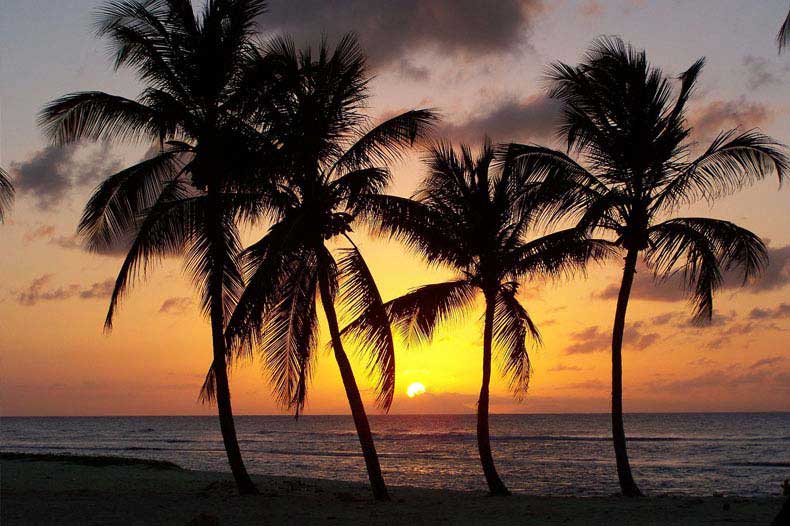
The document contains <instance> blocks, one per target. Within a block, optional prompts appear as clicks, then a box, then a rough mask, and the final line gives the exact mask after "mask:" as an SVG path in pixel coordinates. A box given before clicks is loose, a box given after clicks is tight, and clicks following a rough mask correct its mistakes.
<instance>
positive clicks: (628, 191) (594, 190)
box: [519, 38, 788, 496]
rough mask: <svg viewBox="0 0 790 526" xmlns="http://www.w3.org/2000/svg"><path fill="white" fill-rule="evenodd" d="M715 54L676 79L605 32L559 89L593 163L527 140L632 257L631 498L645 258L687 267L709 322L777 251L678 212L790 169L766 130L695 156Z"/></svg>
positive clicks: (667, 267)
mask: <svg viewBox="0 0 790 526" xmlns="http://www.w3.org/2000/svg"><path fill="white" fill-rule="evenodd" d="M703 63H704V61H703V60H702V59H700V60H699V61H697V62H696V63H695V64H694V65H692V66H691V67H690V68H689V69H688V70H686V71H685V72H684V73H683V74H682V75H681V76H680V78H679V79H678V80H679V90H678V93H677V97H676V98H675V99H674V100H672V99H673V97H672V88H671V84H670V80H669V79H667V77H665V76H664V75H663V74H662V72H661V71H660V70H658V69H656V68H654V67H652V66H651V65H650V64H649V63H648V61H647V57H646V54H645V52H644V51H637V50H635V49H634V48H633V47H632V46H631V45H627V44H625V43H624V42H623V41H622V40H620V39H618V38H601V39H599V40H597V41H596V42H595V43H594V44H593V46H592V47H591V49H590V51H589V52H588V53H587V56H586V60H585V62H584V63H583V64H581V65H579V66H575V67H574V66H570V65H567V64H563V63H557V64H555V65H553V66H552V69H551V72H550V74H549V79H550V80H551V82H552V89H551V93H550V94H551V96H552V97H554V98H556V99H559V100H560V101H561V102H562V103H563V104H564V117H563V119H564V122H563V124H562V127H561V133H562V134H563V135H565V136H566V138H567V143H568V150H569V152H570V151H571V150H575V151H576V152H577V153H579V154H581V155H583V157H584V161H585V162H586V165H587V166H588V167H589V170H588V169H587V168H585V167H583V166H582V165H581V164H579V163H577V162H576V161H574V160H573V159H572V158H571V157H570V156H569V155H566V154H565V153H563V152H559V151H554V150H551V149H548V148H542V147H538V146H524V147H522V148H521V151H520V154H519V155H520V156H521V159H522V160H523V161H524V162H527V161H528V162H529V163H530V164H532V165H533V166H535V167H536V170H537V169H538V168H540V170H538V171H539V172H543V173H552V174H554V176H555V177H560V175H559V174H565V177H566V178H567V179H568V180H569V181H574V182H575V183H576V184H578V185H579V192H578V195H577V202H576V205H575V207H574V208H575V210H577V211H582V212H583V214H582V217H581V220H580V223H579V228H583V229H585V230H588V231H603V232H608V233H610V234H611V235H612V236H614V240H615V241H614V243H615V244H616V246H618V247H619V248H620V249H621V250H622V251H624V252H625V266H624V269H623V277H622V283H621V286H620V292H619V295H618V298H617V308H616V311H615V318H614V328H613V331H612V434H613V438H614V449H615V456H616V459H617V473H618V477H619V480H620V487H621V489H622V492H623V494H624V495H627V496H639V495H641V492H640V490H639V488H638V487H637V485H636V483H635V482H634V479H633V476H632V474H631V468H630V465H629V461H628V454H627V451H626V441H625V431H624V428H623V407H622V356H621V351H622V345H623V331H624V329H625V318H626V309H627V306H628V299H629V296H630V293H631V285H632V283H633V280H634V275H635V273H636V266H637V260H638V258H639V255H640V254H642V256H643V258H644V261H645V263H646V264H647V266H648V268H649V269H651V270H652V271H653V273H654V274H655V276H656V277H657V278H659V279H661V278H666V277H668V276H670V275H672V274H674V273H677V272H680V273H682V275H683V277H684V278H685V283H686V286H687V288H688V290H689V292H690V295H691V300H692V301H693V304H694V317H695V319H696V320H697V321H698V322H705V321H708V320H710V319H711V316H712V313H713V294H714V292H715V291H716V289H718V288H719V286H720V285H721V283H722V279H723V276H722V274H723V272H724V271H727V270H735V269H740V271H741V272H742V276H743V280H744V283H745V282H746V281H747V280H749V279H751V278H752V277H753V276H755V275H756V274H758V273H759V271H760V270H761V269H762V268H763V266H764V265H765V264H766V263H767V255H766V251H765V246H764V245H763V243H762V241H761V240H760V239H759V238H758V237H757V236H756V235H755V234H753V233H751V232H749V231H748V230H745V229H743V228H741V227H739V226H737V225H735V224H733V223H731V222H729V221H722V220H717V219H708V218H700V217H671V216H672V214H673V212H674V211H675V210H676V209H677V207H678V206H680V205H683V204H688V203H692V202H694V201H697V200H699V199H708V200H709V201H710V200H713V199H715V198H716V197H719V196H722V195H726V194H729V193H732V192H734V191H735V190H737V189H739V188H741V187H742V186H744V185H747V184H749V183H752V182H754V181H757V180H759V179H762V178H764V177H765V176H766V175H767V174H770V173H776V174H777V175H778V177H779V179H780V181H781V180H782V179H783V178H784V176H785V173H786V171H787V169H788V158H787V157H786V155H785V154H784V152H783V146H782V145H780V144H779V143H777V142H775V141H774V140H772V139H771V138H770V137H767V136H765V135H763V134H762V133H760V132H759V131H757V130H749V131H746V132H738V130H730V131H727V132H723V133H721V134H719V136H718V137H716V139H715V140H714V141H713V142H712V143H711V144H710V146H709V147H708V148H707V150H705V151H704V153H702V154H701V155H699V156H698V157H695V158H692V157H691V154H690V151H689V149H690V147H691V146H690V144H689V141H688V138H689V136H690V135H691V132H692V129H691V128H690V127H689V126H688V124H687V122H686V118H685V110H686V103H687V102H688V100H689V97H690V96H691V94H692V92H693V90H694V87H695V85H696V81H697V78H698V76H699V74H700V71H701V70H702V67H703Z"/></svg>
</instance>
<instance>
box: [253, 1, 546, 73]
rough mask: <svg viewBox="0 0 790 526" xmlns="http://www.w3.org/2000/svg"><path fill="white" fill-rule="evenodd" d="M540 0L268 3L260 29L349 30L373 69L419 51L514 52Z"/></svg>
mask: <svg viewBox="0 0 790 526" xmlns="http://www.w3.org/2000/svg"><path fill="white" fill-rule="evenodd" d="M542 10H543V2H542V1H541V0H498V1H497V2H488V1H486V0H431V1H430V2H425V1H423V0H398V1H391V0H329V1H328V0H301V1H300V2H293V1H292V0H272V2H270V4H269V10H268V12H267V13H265V14H264V15H263V18H262V20H261V27H263V28H264V29H265V30H271V31H272V32H273V33H286V34H291V35H293V36H294V39H295V40H296V42H297V43H303V42H305V41H308V42H315V39H316V35H320V34H326V35H328V36H329V37H330V38H337V36H338V35H340V34H343V33H346V32H349V31H354V32H356V33H357V34H359V37H360V41H361V42H362V45H363V46H364V48H365V51H366V53H367V55H368V57H369V59H370V62H371V65H373V66H374V67H386V66H389V65H395V66H396V67H397V65H398V64H399V62H400V60H401V59H402V58H409V57H411V56H412V55H414V54H416V53H418V52H421V51H432V52H436V53H441V54H442V55H448V54H450V55H461V56H464V57H470V58H474V57H482V56H487V55H494V54H500V53H506V52H509V51H512V50H514V49H517V47H518V46H519V45H522V44H523V43H524V42H525V41H526V40H527V39H528V38H529V35H530V33H531V31H532V28H533V26H534V19H535V17H536V16H537V15H538V14H539V13H540V12H541V11H542Z"/></svg>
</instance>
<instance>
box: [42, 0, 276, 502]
mask: <svg viewBox="0 0 790 526" xmlns="http://www.w3.org/2000/svg"><path fill="white" fill-rule="evenodd" d="M263 8H264V1H263V0H214V1H210V2H206V3H205V5H204V7H203V9H202V12H201V13H200V15H199V16H197V15H196V14H195V12H194V11H193V8H192V5H191V3H190V2H189V0H164V1H159V2H150V1H133V0H127V1H117V2H109V3H107V4H105V5H104V6H103V7H102V8H100V9H99V11H98V15H99V17H98V22H97V33H98V35H99V36H102V37H108V38H109V40H110V41H111V43H112V45H113V48H114V53H115V68H116V69H117V68H120V67H130V68H132V69H134V70H135V71H136V73H137V75H138V77H139V79H140V80H141V82H142V83H143V84H144V86H145V88H144V89H143V91H142V93H141V95H140V96H139V98H138V100H130V99H126V98H123V97H119V96H116V95H110V94H107V93H102V92H83V93H74V94H70V95H66V96H64V97H62V98H60V99H58V100H55V101H53V102H51V103H50V104H49V105H48V106H46V107H45V108H44V109H43V110H42V113H41V116H40V120H41V124H42V126H43V127H44V128H45V130H46V132H47V133H48V134H49V136H50V137H52V138H53V140H54V141H56V142H57V143H60V144H64V143H70V142H75V141H79V140H81V139H93V140H97V139H110V140H112V139H115V140H124V139H125V140H138V141H140V140H147V141H152V140H153V141H156V142H157V143H158V144H159V151H158V153H156V154H155V155H153V156H152V157H151V158H149V159H146V160H143V161H142V162H139V163H137V164H135V165H133V166H131V167H129V168H126V169H124V170H122V171H120V172H118V173H117V174H115V175H111V176H110V177H108V178H107V179H106V180H105V181H104V182H103V183H102V184H101V185H100V186H99V187H98V188H97V189H96V191H95V192H94V194H93V195H92V197H91V198H90V200H89V201H88V203H87V205H86V207H85V211H84V213H83V216H82V219H81V221H80V225H79V233H80V234H81V236H82V237H83V238H84V239H85V241H86V244H87V246H88V247H89V248H90V249H93V250H100V249H102V248H105V247H107V246H111V245H117V244H118V243H124V242H128V243H129V249H128V253H127V255H126V258H125V260H124V262H123V264H122V265H121V269H120V272H119V274H118V278H117V279H116V282H115V288H114V290H113V292H112V297H111V300H110V307H109V311H108V313H107V318H106V323H105V329H106V330H110V329H111V328H112V322H113V316H114V314H115V311H116V309H117V307H118V304H119V301H120V300H121V298H122V297H123V296H124V294H125V293H126V291H127V289H128V287H129V286H131V285H132V284H133V282H134V281H135V280H136V279H137V278H138V277H141V276H144V275H145V274H146V271H147V270H148V267H149V265H150V264H151V263H153V262H156V261H158V260H160V259H161V258H163V257H166V256H171V255H183V256H184V257H185V260H186V264H185V267H186V269H187V270H188V271H189V272H190V273H191V275H192V277H193V279H194V283H195V285H196V287H197V288H198V289H199V290H200V293H201V296H202V304H203V311H204V312H205V313H206V314H207V315H208V317H209V318H210V320H211V332H212V345H213V361H212V367H211V369H210V374H209V375H208V377H207V383H208V384H210V388H209V389H208V390H209V391H211V392H212V393H215V394H216V402H217V407H218V413H219V421H220V429H221V431H222V438H223V442H224V445H225V450H226V452H227V456H228V461H229V463H230V467H231V470H232V472H233V476H234V478H235V480H236V484H237V486H238V489H239V491H240V492H241V493H256V488H255V486H254V485H253V483H252V480H251V479H250V477H249V475H248V474H247V471H246V469H245V466H244V462H243V461H242V457H241V452H240V450H239V445H238V441H237V438H236V429H235V424H234V421H233V412H232V408H231V400H230V391H229V387H228V377H227V367H226V361H225V355H226V348H225V340H224V337H223V331H224V327H225V324H226V320H227V317H228V315H229V314H230V313H231V311H232V308H233V306H234V305H235V303H236V300H237V299H238V297H239V296H240V295H241V292H242V290H243V280H242V271H241V268H240V261H239V254H240V252H241V246H240V241H239V232H238V229H237V224H236V220H237V219H238V218H239V217H246V216H251V215H254V214H256V213H257V211H258V209H257V206H258V205H257V199H258V198H257V196H254V195H253V194H252V193H251V192H250V190H249V188H248V187H247V186H245V185H250V184H252V183H251V182H250V180H251V176H250V175H249V173H248V172H249V168H250V166H251V165H252V164H254V163H255V162H256V161H255V159H256V157H255V155H254V154H255V150H254V149H253V148H257V147H259V144H260V141H258V138H257V131H256V130H254V129H252V128H251V127H250V126H249V125H248V124H247V123H246V122H245V119H244V118H245V114H244V113H243V110H244V108H245V107H246V106H245V101H244V99H243V97H244V89H243V81H244V78H245V71H246V67H245V64H246V60H247V57H248V56H249V55H250V53H251V52H252V50H253V47H254V46H253V38H254V35H255V23H254V21H255V18H256V17H257V16H258V15H260V14H261V13H262V12H263ZM231 161H232V162H231Z"/></svg>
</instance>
